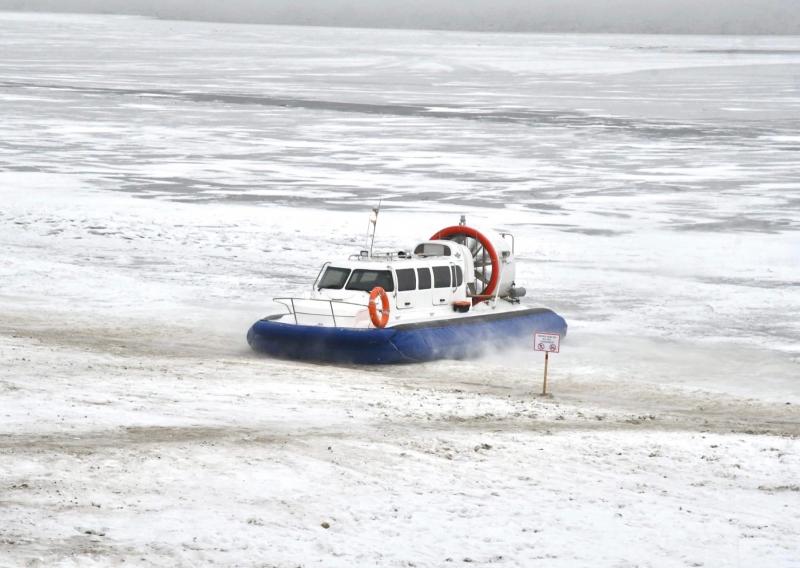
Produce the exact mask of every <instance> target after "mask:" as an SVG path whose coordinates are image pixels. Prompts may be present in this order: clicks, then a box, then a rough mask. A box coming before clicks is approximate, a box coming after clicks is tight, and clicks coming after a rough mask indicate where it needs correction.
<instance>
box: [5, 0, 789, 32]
mask: <svg viewBox="0 0 800 568" xmlns="http://www.w3.org/2000/svg"><path fill="white" fill-rule="evenodd" d="M0 10H32V11H42V10H47V11H59V12H67V11H78V12H96V13H114V14H140V15H145V16H153V17H159V18H169V19H187V20H208V21H219V22H247V23H272V24H299V25H321V26H352V27H390V28H433V29H457V30H478V31H560V32H571V31H575V32H624V33H709V34H710V33H715V34H716V33H722V34H800V0H225V1H223V0H0Z"/></svg>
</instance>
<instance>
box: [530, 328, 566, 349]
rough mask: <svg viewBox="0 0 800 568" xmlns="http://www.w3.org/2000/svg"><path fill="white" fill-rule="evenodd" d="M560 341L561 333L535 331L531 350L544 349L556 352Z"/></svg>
mask: <svg viewBox="0 0 800 568" xmlns="http://www.w3.org/2000/svg"><path fill="white" fill-rule="evenodd" d="M560 343H561V335H559V334H558V333H541V332H538V331H537V332H536V333H534V334H533V350H534V351H544V352H546V353H558V350H559V346H560Z"/></svg>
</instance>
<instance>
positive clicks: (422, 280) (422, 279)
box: [417, 268, 431, 290]
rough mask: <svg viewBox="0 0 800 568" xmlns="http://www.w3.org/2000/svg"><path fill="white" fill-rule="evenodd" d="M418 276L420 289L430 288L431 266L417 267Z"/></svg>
mask: <svg viewBox="0 0 800 568" xmlns="http://www.w3.org/2000/svg"><path fill="white" fill-rule="evenodd" d="M417 277H418V278H419V289H420V290H428V289H429V288H430V287H431V269H430V268H417Z"/></svg>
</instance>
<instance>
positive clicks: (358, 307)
mask: <svg viewBox="0 0 800 568" xmlns="http://www.w3.org/2000/svg"><path fill="white" fill-rule="evenodd" d="M491 234H492V236H493V237H494V238H492V248H493V250H494V252H495V253H496V256H497V260H498V262H497V264H498V265H499V266H497V267H495V266H494V264H493V263H492V262H491V260H490V259H489V256H488V253H487V252H486V248H485V247H483V246H481V245H480V243H479V241H478V240H476V239H473V240H469V239H467V238H465V239H462V243H463V244H462V243H459V242H456V240H430V241H423V242H420V243H419V244H417V245H416V246H415V247H414V250H413V252H411V253H409V252H402V251H401V252H398V253H389V254H380V255H372V256H370V255H369V253H368V252H367V251H362V253H361V254H359V255H353V256H351V257H350V258H349V259H348V260H346V261H342V262H326V263H325V264H324V265H323V266H322V268H321V269H320V272H319V274H318V276H317V278H316V280H315V281H314V284H313V290H312V293H311V296H310V298H307V299H300V298H276V299H275V300H276V301H278V302H280V303H281V304H283V305H285V306H286V307H287V309H288V310H289V313H288V314H287V315H286V316H284V317H283V318H282V319H281V320H280V321H285V322H286V323H297V324H304V325H322V326H338V327H353V328H367V327H372V324H371V322H370V317H369V313H368V310H367V305H368V301H369V294H370V292H371V291H372V290H373V288H375V287H377V286H379V287H381V288H383V290H384V291H385V292H386V294H387V296H388V298H389V321H388V324H387V327H391V326H393V325H399V324H403V323H414V322H417V321H430V320H431V319H450V318H453V317H464V316H467V315H469V314H470V313H472V312H474V311H475V310H479V311H481V312H483V311H485V310H488V309H496V308H497V300H498V299H505V300H507V301H508V303H509V304H512V305H513V304H514V303H517V302H518V300H517V298H518V297H519V296H521V295H523V294H524V289H515V288H514V282H513V280H514V258H513V240H511V242H510V244H511V245H512V246H509V241H508V240H506V238H504V237H501V236H500V235H497V234H493V233H491ZM480 236H481V237H482V238H485V237H484V235H483V234H481V235H480ZM504 236H505V235H504ZM508 236H510V235H508ZM512 239H513V237H512ZM495 269H498V270H499V274H498V277H497V282H496V285H495V287H494V291H492V292H491V294H484V293H483V292H484V291H485V290H486V289H487V286H488V284H489V282H490V279H491V275H492V271H493V270H495ZM480 300H483V301H480ZM473 304H474V305H473ZM506 307H510V306H506Z"/></svg>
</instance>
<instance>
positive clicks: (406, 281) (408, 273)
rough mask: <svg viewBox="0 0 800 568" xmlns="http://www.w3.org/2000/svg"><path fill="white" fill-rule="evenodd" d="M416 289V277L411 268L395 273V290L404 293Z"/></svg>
mask: <svg viewBox="0 0 800 568" xmlns="http://www.w3.org/2000/svg"><path fill="white" fill-rule="evenodd" d="M416 289H417V277H416V274H415V272H414V269H413V268H401V269H400V270H398V271H397V290H398V291H400V292H405V291H407V290H416Z"/></svg>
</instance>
